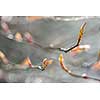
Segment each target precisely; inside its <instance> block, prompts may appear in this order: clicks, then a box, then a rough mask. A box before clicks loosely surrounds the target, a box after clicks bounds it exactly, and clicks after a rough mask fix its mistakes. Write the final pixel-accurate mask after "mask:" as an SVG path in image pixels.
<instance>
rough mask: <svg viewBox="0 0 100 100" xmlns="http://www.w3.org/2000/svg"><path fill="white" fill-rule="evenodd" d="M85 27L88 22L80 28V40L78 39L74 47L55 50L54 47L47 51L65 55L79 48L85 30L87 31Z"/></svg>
mask: <svg viewBox="0 0 100 100" xmlns="http://www.w3.org/2000/svg"><path fill="white" fill-rule="evenodd" d="M85 26H86V22H85V23H84V24H83V25H82V26H81V28H80V32H79V36H78V39H77V43H76V44H75V45H74V46H72V47H71V48H53V47H47V49H52V50H59V51H63V52H65V53H67V52H69V51H71V50H72V49H74V48H75V47H77V46H79V45H80V42H81V40H82V37H83V33H84V30H85Z"/></svg>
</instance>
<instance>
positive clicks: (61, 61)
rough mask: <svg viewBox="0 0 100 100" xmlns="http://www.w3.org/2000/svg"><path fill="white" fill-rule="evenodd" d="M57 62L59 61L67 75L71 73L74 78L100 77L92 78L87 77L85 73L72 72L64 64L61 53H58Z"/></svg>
mask: <svg viewBox="0 0 100 100" xmlns="http://www.w3.org/2000/svg"><path fill="white" fill-rule="evenodd" d="M59 62H60V65H61V68H62V69H63V70H64V71H65V72H67V73H68V74H69V75H71V76H73V77H76V78H84V79H92V80H96V81H100V79H97V78H93V77H89V76H87V75H86V74H85V73H84V74H82V75H78V74H76V73H74V72H72V71H71V70H70V69H69V68H68V67H66V66H65V64H64V58H63V55H62V54H60V56H59Z"/></svg>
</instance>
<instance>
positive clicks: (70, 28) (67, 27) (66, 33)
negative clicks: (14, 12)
mask: <svg viewBox="0 0 100 100" xmlns="http://www.w3.org/2000/svg"><path fill="white" fill-rule="evenodd" d="M84 22H87V26H86V30H85V33H84V36H83V39H82V41H81V44H89V45H90V46H91V48H90V50H89V51H87V52H83V53H80V54H78V55H76V56H74V57H73V56H71V55H70V53H67V54H66V53H63V55H64V58H65V64H66V65H68V67H69V68H70V69H71V70H72V71H73V72H75V73H77V74H79V75H81V74H83V73H87V74H88V75H89V76H91V77H95V78H99V79H100V70H94V69H93V68H92V66H90V65H91V64H92V63H95V62H96V60H97V56H98V51H99V49H100V44H99V43H100V39H99V38H100V18H99V17H96V16H93V17H85V16H78V17H77V16H69V17H67V16H64V17H60V16H56V17H55V16H54V17H51V16H50V17H49V16H48V17H43V18H39V19H35V20H32V21H27V20H26V17H25V16H18V17H17V16H15V17H12V18H11V20H9V21H8V22H7V23H8V25H9V28H10V30H11V31H12V34H15V33H16V32H21V33H23V34H24V33H25V32H31V34H32V37H33V39H34V41H37V42H38V43H40V44H41V45H42V46H43V47H47V46H49V45H50V44H54V46H55V47H65V48H69V47H71V46H72V45H74V44H75V43H76V40H77V36H78V33H79V29H80V26H81V25H82V24H83V23H84ZM0 34H5V33H4V32H3V31H2V28H0ZM0 50H2V51H4V53H5V54H6V55H7V57H8V59H9V60H10V61H12V62H14V63H20V62H21V61H22V60H23V59H24V58H25V57H26V56H29V57H30V58H31V61H32V63H33V64H37V65H38V64H40V62H41V61H42V60H43V59H44V58H45V57H46V58H52V59H53V60H54V62H53V63H52V65H50V66H48V68H47V69H46V70H44V71H40V70H38V69H28V70H16V69H15V70H9V71H7V70H4V68H3V67H7V66H6V65H3V64H2V63H1V62H0V79H1V82H9V83H10V82H18V83H20V82H21V83H23V82H32V83H34V82H43V83H45V82H46V83H51V82H52V83H66V82H67V83H69V82H71V83H83V82H86V83H88V82H98V81H94V80H90V79H81V78H75V77H72V76H70V75H68V74H67V73H66V72H64V71H63V70H62V69H61V67H60V64H59V62H58V57H59V54H60V53H62V52H59V51H53V50H45V49H43V48H41V47H39V46H37V45H35V44H34V46H30V45H28V44H19V43H17V42H15V41H12V40H9V39H7V38H5V37H3V36H2V35H1V36H0Z"/></svg>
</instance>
